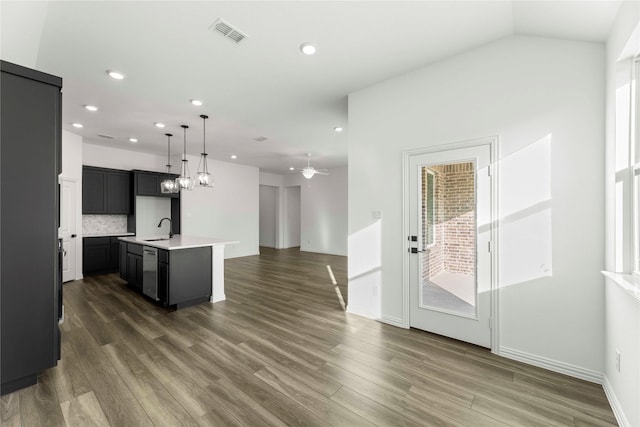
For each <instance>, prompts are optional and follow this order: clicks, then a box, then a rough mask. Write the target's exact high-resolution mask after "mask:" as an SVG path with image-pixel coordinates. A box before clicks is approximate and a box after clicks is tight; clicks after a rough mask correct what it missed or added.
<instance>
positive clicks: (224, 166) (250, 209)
mask: <svg viewBox="0 0 640 427" xmlns="http://www.w3.org/2000/svg"><path fill="white" fill-rule="evenodd" d="M188 160H189V165H190V169H191V174H192V175H194V174H195V169H196V168H197V166H198V160H199V159H198V157H195V156H188ZM83 162H84V164H86V165H91V166H99V167H105V168H114V169H123V170H131V169H141V170H149V171H157V172H164V169H165V166H164V165H165V164H166V162H167V159H166V157H164V156H155V155H152V154H145V153H137V152H133V151H127V150H120V149H116V148H110V147H102V146H98V145H92V144H85V145H84V151H83ZM172 163H173V164H174V165H178V164H179V161H175V160H174V159H172ZM209 169H210V170H211V173H212V175H213V178H214V180H215V184H216V185H215V188H195V189H194V190H192V191H185V192H183V193H182V195H181V222H182V224H181V230H180V232H181V233H182V234H190V235H196V236H207V237H220V238H224V239H230V240H237V241H239V242H240V243H238V244H234V245H227V246H226V247H225V258H235V257H240V256H247V255H256V254H257V253H258V169H257V168H254V167H251V166H243V165H238V164H234V163H227V162H220V161H216V160H212V159H209ZM174 172H175V173H179V167H178V166H174Z"/></svg>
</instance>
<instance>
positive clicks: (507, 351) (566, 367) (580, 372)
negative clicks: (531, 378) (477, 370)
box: [497, 347, 603, 384]
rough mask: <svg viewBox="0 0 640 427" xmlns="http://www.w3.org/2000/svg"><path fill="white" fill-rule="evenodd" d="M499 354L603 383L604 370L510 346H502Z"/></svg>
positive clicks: (571, 375)
mask: <svg viewBox="0 0 640 427" xmlns="http://www.w3.org/2000/svg"><path fill="white" fill-rule="evenodd" d="M497 354H498V355H500V356H502V357H506V358H507V359H513V360H517V361H519V362H523V363H527V364H529V365H533V366H537V367H539V368H544V369H548V370H550V371H553V372H558V373H560V374H565V375H569V376H570V377H574V378H579V379H581V380H585V381H589V382H592V383H596V384H602V380H603V374H602V372H597V371H592V370H591V369H586V368H583V367H581V366H576V365H572V364H570V363H565V362H561V361H559V360H554V359H549V358H546V357H543V356H538V355H536V354H531V353H526V352H524V351H520V350H514V349H512V348H508V347H500V351H499V353H497Z"/></svg>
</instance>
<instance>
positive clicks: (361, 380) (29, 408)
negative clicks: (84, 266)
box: [1, 249, 616, 427]
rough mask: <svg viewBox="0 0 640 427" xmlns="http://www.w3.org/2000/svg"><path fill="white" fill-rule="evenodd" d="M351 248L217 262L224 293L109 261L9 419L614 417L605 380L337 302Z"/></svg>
mask: <svg viewBox="0 0 640 427" xmlns="http://www.w3.org/2000/svg"><path fill="white" fill-rule="evenodd" d="M327 265H331V268H332V271H333V273H334V274H335V277H336V279H337V281H338V283H339V284H340V286H339V287H338V289H339V290H341V292H342V293H344V294H345V296H346V288H345V286H344V285H345V284H346V259H345V258H343V257H337V256H329V255H320V254H310V253H300V252H298V251H297V250H282V251H275V250H268V249H264V250H263V254H262V255H260V256H252V257H246V258H238V259H231V260H227V261H226V270H225V273H226V289H225V290H226V296H227V300H226V301H224V302H220V303H216V304H209V303H205V304H200V305H198V306H195V307H190V308H187V309H183V310H180V311H170V310H167V309H164V308H161V307H158V306H155V305H154V304H152V303H151V302H149V301H148V300H146V299H145V298H144V297H142V296H140V295H138V294H136V293H134V292H132V291H130V290H129V289H128V288H127V287H126V285H125V284H124V282H123V281H122V280H121V279H120V278H119V277H118V276H117V275H116V274H110V275H104V276H97V277H92V278H87V279H85V280H80V281H75V282H69V283H67V284H65V285H64V293H65V294H64V295H65V296H64V301H65V310H66V320H65V322H64V324H63V326H62V329H63V334H62V360H61V361H60V363H59V364H58V366H57V367H55V368H52V369H50V370H48V371H46V372H44V373H43V374H42V375H41V376H40V378H39V381H38V384H37V385H35V386H32V387H29V388H26V389H23V390H20V391H18V392H15V393H12V394H9V395H6V396H3V397H2V400H1V402H2V413H1V421H2V422H1V424H2V425H3V426H20V425H22V426H58V425H68V426H83V427H84V426H92V425H97V426H106V425H111V426H148V425H158V426H164V425H167V426H168V425H200V426H239V425H244V426H284V425H288V426H292V425H306V426H316V425H319V426H324V425H332V426H368V425H381V426H431V425H438V426H441V425H456V426H460V425H465V426H501V425H518V426H547V425H563V426H591V425H593V426H608V425H615V423H616V421H615V418H614V416H613V414H612V412H611V409H610V407H609V405H608V403H607V400H606V398H605V395H604V393H603V391H602V388H601V387H600V386H599V385H596V384H591V383H588V382H584V381H580V380H577V379H573V378H570V377H566V376H563V375H559V374H556V373H553V372H549V371H545V370H543V369H538V368H535V367H531V366H528V365H524V364H522V363H518V362H515V361H511V360H508V359H504V358H501V357H498V356H495V355H492V354H491V353H490V352H489V351H488V350H485V349H482V348H478V347H475V346H472V345H468V344H465V343H461V342H458V341H454V340H450V339H447V338H443V337H440V336H437V335H433V334H429V333H426V332H422V331H418V330H404V329H399V328H395V327H393V326H388V325H385V324H382V323H379V322H376V321H373V320H368V319H363V318H360V317H358V316H354V315H349V314H346V313H345V312H344V311H343V309H342V306H341V303H340V299H339V296H338V292H336V288H335V287H334V285H333V284H332V282H331V280H330V276H329V273H328V270H327V267H326V266H327Z"/></svg>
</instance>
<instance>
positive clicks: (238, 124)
mask: <svg viewBox="0 0 640 427" xmlns="http://www.w3.org/2000/svg"><path fill="white" fill-rule="evenodd" d="M619 5H620V2H618V1H468V2H467V1H407V2H402V1H360V2H358V1H341V2H337V1H315V2H314V1H282V2H274V1H255V2H246V1H228V2H220V1H199V2H190V1H157V2H156V1H139V2H134V1H120V2H116V1H104V2H100V1H86V2H83V1H70V2H62V1H51V2H25V1H19V2H10V1H2V2H1V3H0V14H1V24H2V30H1V31H2V33H1V36H2V40H1V46H0V47H1V51H0V56H1V57H2V59H3V60H6V61H10V62H15V63H17V64H20V65H24V66H27V67H31V68H35V69H38V70H40V71H44V72H47V73H51V74H55V75H58V76H60V77H62V78H63V85H64V88H63V93H64V101H63V128H64V129H66V130H69V131H71V132H74V133H76V134H79V135H82V136H83V138H84V141H85V143H90V144H99V145H105V146H112V147H117V148H123V149H128V150H134V151H141V152H147V153H153V154H158V155H164V154H165V153H166V137H165V136H164V134H165V133H167V132H170V133H173V134H174V135H176V137H175V138H174V140H173V152H174V153H178V152H179V151H180V149H181V146H182V138H183V137H182V135H183V134H182V129H181V128H180V125H181V124H187V125H189V126H190V128H189V130H188V133H187V141H188V152H189V153H190V154H194V155H198V154H199V153H200V151H201V147H202V137H203V132H202V120H201V119H200V118H199V115H200V114H208V115H209V116H210V119H209V121H208V122H207V151H209V153H210V157H213V158H216V159H219V160H225V161H235V162H238V163H242V164H247V165H252V166H256V167H259V168H261V170H265V171H269V172H274V173H285V172H286V171H287V169H288V168H289V167H290V166H296V167H300V166H302V165H303V164H304V162H305V160H304V159H305V153H312V154H313V155H314V165H315V166H317V167H320V168H331V167H336V166H342V165H346V163H347V141H348V132H349V127H348V117H347V96H348V94H349V93H351V92H354V91H358V90H360V89H363V88H365V87H367V86H369V85H372V84H375V83H376V82H379V81H382V80H385V79H388V78H391V77H394V76H397V75H400V74H403V73H407V72H410V71H412V70H415V69H417V68H420V67H423V66H425V65H427V64H430V63H433V62H436V61H438V60H441V59H443V58H445V57H448V56H451V55H455V54H458V53H461V52H463V51H466V50H469V49H473V48H475V47H477V46H480V45H483V44H486V43H489V42H491V41H494V40H497V39H500V38H503V37H506V36H509V35H514V34H515V35H533V36H543V37H558V38H564V39H573V40H582V41H588V42H597V43H601V42H604V41H605V40H606V37H607V34H608V33H609V30H610V28H611V25H612V23H613V20H614V18H615V16H616V13H617V10H618V7H619ZM218 19H223V20H224V21H226V22H227V23H229V24H230V25H232V26H234V27H236V28H237V29H238V30H240V31H241V32H242V33H243V34H245V35H246V38H245V39H244V40H243V41H241V42H240V43H235V42H233V41H231V40H230V39H229V38H226V37H224V36H223V35H221V34H220V33H217V32H215V31H211V30H210V26H211V25H212V24H213V23H214V22H215V21H216V20H218ZM305 42H309V43H312V44H314V45H315V46H317V53H316V54H315V55H313V56H307V55H304V54H302V53H301V52H300V49H299V47H300V45H301V44H302V43H305ZM107 70H118V71H121V72H122V73H124V74H125V76H126V77H125V79H123V80H120V81H116V80H114V79H112V78H110V77H109V76H108V75H107V73H106V71H107ZM192 99H199V100H202V102H203V105H202V106H200V107H196V106H194V105H192V104H191V103H190V100H192ZM85 105H95V106H97V107H98V108H99V110H98V111H97V112H90V111H87V110H86V109H85V108H84V106H85ZM398 114H402V112H401V111H399V112H398ZM155 122H162V123H165V124H166V127H165V128H164V129H159V128H157V127H155V126H154V123H155ZM72 123H81V124H82V125H83V128H82V129H76V128H74V127H72ZM338 126H339V127H343V128H344V131H343V132H336V131H335V130H334V128H335V127H338ZM99 135H103V136H99ZM105 136H107V137H111V138H110V139H109V138H105ZM131 137H135V138H137V139H138V142H136V143H132V142H129V138H131ZM263 138H266V139H265V140H261V139H263ZM231 155H237V159H236V160H230V156H231Z"/></svg>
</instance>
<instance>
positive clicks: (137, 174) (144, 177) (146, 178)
mask: <svg viewBox="0 0 640 427" xmlns="http://www.w3.org/2000/svg"><path fill="white" fill-rule="evenodd" d="M133 177H134V178H133V180H134V188H135V194H136V196H153V197H171V198H178V197H180V193H163V192H161V191H160V183H161V182H162V181H164V180H165V179H167V178H170V179H176V178H177V177H178V175H174V174H170V175H167V174H166V173H160V172H149V171H140V170H134V171H133Z"/></svg>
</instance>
